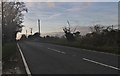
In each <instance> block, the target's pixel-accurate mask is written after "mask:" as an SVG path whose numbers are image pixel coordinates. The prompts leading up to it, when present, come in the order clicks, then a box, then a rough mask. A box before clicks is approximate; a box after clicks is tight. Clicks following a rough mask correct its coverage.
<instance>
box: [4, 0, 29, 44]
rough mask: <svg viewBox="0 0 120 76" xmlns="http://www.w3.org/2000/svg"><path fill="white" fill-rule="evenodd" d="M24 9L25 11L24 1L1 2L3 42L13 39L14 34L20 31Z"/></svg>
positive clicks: (14, 37)
mask: <svg viewBox="0 0 120 76" xmlns="http://www.w3.org/2000/svg"><path fill="white" fill-rule="evenodd" d="M24 11H26V12H27V8H26V7H25V3H24V2H2V17H3V18H2V38H3V42H9V41H15V39H16V34H17V33H18V32H21V31H22V27H23V25H22V23H23V16H24V15H23V12H24Z"/></svg>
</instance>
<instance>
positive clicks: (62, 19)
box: [18, 0, 118, 37]
mask: <svg viewBox="0 0 120 76" xmlns="http://www.w3.org/2000/svg"><path fill="white" fill-rule="evenodd" d="M31 1H32V0H31ZM52 1H53V0H52ZM87 1H88V0H87ZM89 1H91V0H89ZM92 1H95V0H92ZM97 1H98V0H96V2H25V3H26V7H27V8H28V13H25V16H24V23H23V24H24V25H25V27H24V28H23V31H22V33H21V34H25V31H26V30H27V31H28V34H30V28H33V33H35V32H38V28H37V27H38V23H37V20H38V19H40V20H41V35H42V36H43V35H46V34H48V33H53V32H63V30H62V28H63V27H64V26H68V24H67V20H68V21H69V22H70V25H71V28H73V29H74V27H76V26H77V28H78V29H77V30H79V31H80V32H81V33H87V32H89V30H88V27H89V26H92V25H93V24H102V25H105V26H108V25H112V24H113V25H117V24H118V18H117V17H118V3H117V2H107V0H106V2H97ZM104 1H105V0H104ZM109 1H110V0H109ZM111 1H113V0H111ZM114 1H115V0H114ZM116 1H117V0H116ZM18 35H19V37H20V34H18Z"/></svg>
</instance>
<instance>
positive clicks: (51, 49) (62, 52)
mask: <svg viewBox="0 0 120 76" xmlns="http://www.w3.org/2000/svg"><path fill="white" fill-rule="evenodd" d="M48 49H49V50H53V51H55V52H58V53H62V54H66V53H65V52H62V51H59V50H56V49H51V48H48Z"/></svg>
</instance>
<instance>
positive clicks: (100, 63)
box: [83, 58, 120, 70]
mask: <svg viewBox="0 0 120 76" xmlns="http://www.w3.org/2000/svg"><path fill="white" fill-rule="evenodd" d="M83 60H86V61H89V62H92V63H96V64H99V65H102V66H106V67H109V68H112V69H115V70H120V69H119V68H116V67H114V66H111V65H106V64H103V63H100V62H97V61H93V60H90V59H87V58H83Z"/></svg>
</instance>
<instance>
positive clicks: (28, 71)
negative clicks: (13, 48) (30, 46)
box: [17, 43, 32, 76]
mask: <svg viewBox="0 0 120 76" xmlns="http://www.w3.org/2000/svg"><path fill="white" fill-rule="evenodd" d="M17 46H18V49H19V51H20V54H21V56H22V60H23V63H24V66H25V70H26V72H27V74H28V76H32V75H31V72H30V70H29V68H28V65H27V63H26V60H25V57H24V55H23V53H22V51H21V49H20V46H19V44H18V43H17Z"/></svg>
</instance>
